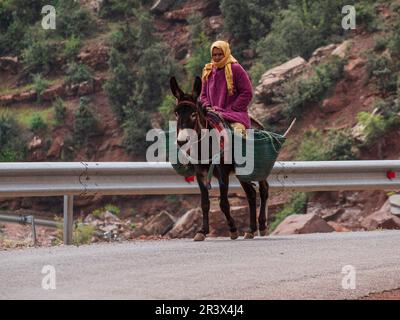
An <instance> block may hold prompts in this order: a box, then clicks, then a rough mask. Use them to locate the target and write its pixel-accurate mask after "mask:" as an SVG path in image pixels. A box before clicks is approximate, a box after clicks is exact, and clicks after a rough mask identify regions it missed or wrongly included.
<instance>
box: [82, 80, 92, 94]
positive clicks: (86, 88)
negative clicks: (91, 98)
mask: <svg viewBox="0 0 400 320" xmlns="http://www.w3.org/2000/svg"><path fill="white" fill-rule="evenodd" d="M93 92H94V84H93V81H90V80H89V81H85V82H82V83H81V84H79V88H78V96H85V95H88V94H92V93H93Z"/></svg>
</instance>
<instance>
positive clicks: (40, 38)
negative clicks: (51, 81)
mask: <svg viewBox="0 0 400 320" xmlns="http://www.w3.org/2000/svg"><path fill="white" fill-rule="evenodd" d="M26 43H27V45H26V49H24V50H23V52H22V60H23V64H24V69H25V72H26V73H27V74H33V73H49V72H50V69H51V68H52V67H53V66H54V65H55V62H56V56H57V50H56V47H55V45H54V44H52V43H51V42H50V41H49V40H47V39H46V38H45V36H44V35H43V34H42V33H40V32H39V33H38V35H34V36H30V37H29V38H28V40H27V42H26Z"/></svg>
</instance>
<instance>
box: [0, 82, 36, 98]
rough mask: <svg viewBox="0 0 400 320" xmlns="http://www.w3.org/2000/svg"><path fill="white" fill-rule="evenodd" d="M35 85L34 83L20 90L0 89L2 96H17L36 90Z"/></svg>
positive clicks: (19, 88)
mask: <svg viewBox="0 0 400 320" xmlns="http://www.w3.org/2000/svg"><path fill="white" fill-rule="evenodd" d="M34 88H35V85H34V84H33V83H30V84H27V85H24V86H22V87H18V88H10V87H3V88H0V95H8V94H16V93H21V92H26V91H30V90H34Z"/></svg>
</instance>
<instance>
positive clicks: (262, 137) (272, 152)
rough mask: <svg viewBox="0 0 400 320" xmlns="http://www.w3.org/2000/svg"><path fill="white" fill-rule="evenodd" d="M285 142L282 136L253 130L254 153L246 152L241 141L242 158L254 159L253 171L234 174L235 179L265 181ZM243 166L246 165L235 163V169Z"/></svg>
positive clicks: (244, 143) (243, 142)
mask: <svg viewBox="0 0 400 320" xmlns="http://www.w3.org/2000/svg"><path fill="white" fill-rule="evenodd" d="M247 139H249V137H247ZM285 140H286V138H285V137H284V136H282V135H280V134H277V133H274V132H269V131H264V130H254V150H253V151H254V152H253V151H252V150H248V151H247V150H246V140H245V139H243V140H242V156H243V157H253V158H254V170H253V172H252V173H251V174H248V175H238V174H236V176H237V178H238V179H239V180H240V181H243V182H251V181H263V180H265V179H267V177H268V176H269V174H270V173H271V170H272V168H273V167H274V164H275V161H276V159H277V158H278V154H279V151H280V149H281V147H282V145H283V143H284V142H285ZM247 153H248V154H247ZM245 165H246V163H244V164H241V165H239V164H236V163H235V169H236V168H244V167H245Z"/></svg>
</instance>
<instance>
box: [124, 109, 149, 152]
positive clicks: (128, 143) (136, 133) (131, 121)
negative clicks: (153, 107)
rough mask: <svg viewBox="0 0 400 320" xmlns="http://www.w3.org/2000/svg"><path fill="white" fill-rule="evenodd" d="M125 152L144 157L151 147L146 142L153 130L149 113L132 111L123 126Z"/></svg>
mask: <svg viewBox="0 0 400 320" xmlns="http://www.w3.org/2000/svg"><path fill="white" fill-rule="evenodd" d="M123 128H124V139H123V146H124V147H125V150H126V151H127V152H128V153H130V154H134V155H141V156H144V155H145V154H146V149H147V147H148V146H149V145H150V143H149V142H147V141H146V134H147V132H148V131H149V130H150V129H151V123H150V119H149V116H148V114H147V113H145V112H141V111H136V112H134V111H131V112H130V113H129V115H128V116H127V119H126V121H125V122H124V124H123Z"/></svg>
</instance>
